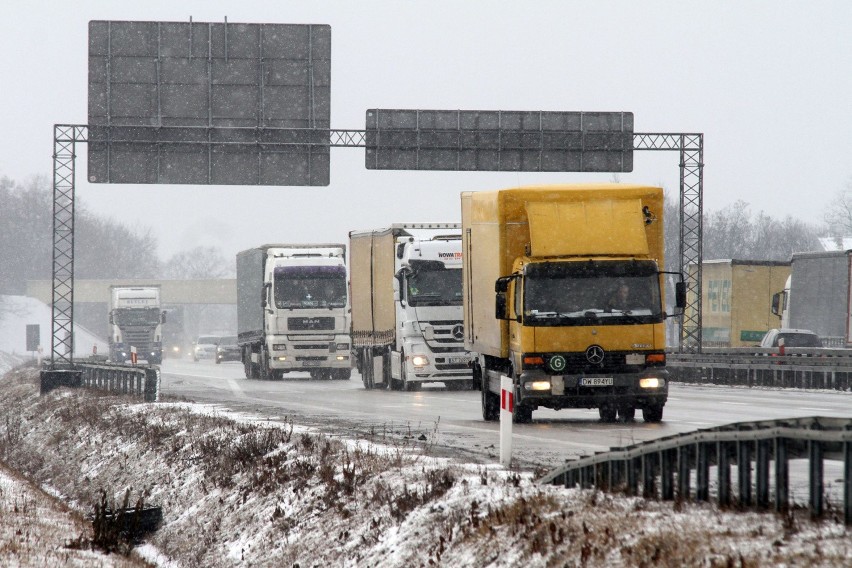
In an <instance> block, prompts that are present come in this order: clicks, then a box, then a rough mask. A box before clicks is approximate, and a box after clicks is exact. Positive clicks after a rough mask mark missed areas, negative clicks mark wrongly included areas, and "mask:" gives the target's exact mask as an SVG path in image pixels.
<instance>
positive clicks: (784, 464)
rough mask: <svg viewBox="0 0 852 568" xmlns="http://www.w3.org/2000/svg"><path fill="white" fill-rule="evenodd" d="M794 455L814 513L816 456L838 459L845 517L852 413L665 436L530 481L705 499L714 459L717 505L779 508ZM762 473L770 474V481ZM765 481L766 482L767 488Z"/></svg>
mask: <svg viewBox="0 0 852 568" xmlns="http://www.w3.org/2000/svg"><path fill="white" fill-rule="evenodd" d="M797 458H807V459H808V462H809V468H808V471H809V483H808V487H809V492H808V493H809V500H808V506H809V509H810V511H811V514H812V515H813V516H814V517H819V516H822V515H823V513H824V512H825V503H826V499H825V495H824V490H825V487H824V481H823V460H824V459H835V460H841V461H842V462H843V472H844V473H843V518H844V521H845V523H846V524H847V525H850V524H852V419H849V418H825V417H811V418H795V419H789V420H765V421H760V422H739V423H735V424H730V425H726V426H719V427H716V428H708V429H704V430H698V431H696V432H692V433H686V434H679V435H677V436H668V437H665V438H660V439H658V440H653V441H648V442H643V443H640V444H634V445H632V446H627V447H623V448H611V449H610V450H609V451H608V452H599V453H597V454H595V455H594V456H588V457H584V458H580V459H577V460H573V461H571V462H568V463H566V464H565V465H563V466H561V467H559V468H557V469H555V470H553V471H551V472H550V473H548V474H547V475H545V476H544V477H543V478H541V479H540V480H539V481H538V482H539V483H542V484H552V485H564V486H565V487H575V486H580V487H582V488H590V487H597V488H599V489H602V490H605V491H624V492H626V493H627V494H629V495H642V496H644V497H646V498H660V499H663V500H673V499H675V497H677V499H680V500H684V501H688V500H689V499H690V498H692V497H694V498H695V500H696V501H709V500H710V488H711V485H710V467H711V465H715V466H716V468H717V485H716V494H715V497H716V500H717V502H718V504H719V505H720V506H732V505H736V506H739V507H743V508H750V507H753V508H756V509H758V510H768V509H769V507H770V503H771V504H772V506H773V508H774V509H775V510H776V511H778V512H784V511H787V510H788V509H789V508H790V505H791V503H790V470H789V460H791V459H797ZM734 464H736V465H737V495H736V496H734V495H733V494H732V480H731V466H732V465H734ZM770 465H772V467H770ZM693 472H694V475H695V477H694V478H693ZM752 472H754V478H752ZM770 472H771V473H773V474H774V476H775V479H774V485H772V486H771V485H770V483H769V481H770ZM693 479H694V480H695V483H694V484H693ZM640 486H641V491H640ZM770 487H773V489H774V490H773V491H772V492H771V493H772V494H771V495H770Z"/></svg>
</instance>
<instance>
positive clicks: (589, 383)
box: [580, 377, 612, 387]
mask: <svg viewBox="0 0 852 568" xmlns="http://www.w3.org/2000/svg"><path fill="white" fill-rule="evenodd" d="M580 386H581V387H611V386H612V377H584V378H582V379H580Z"/></svg>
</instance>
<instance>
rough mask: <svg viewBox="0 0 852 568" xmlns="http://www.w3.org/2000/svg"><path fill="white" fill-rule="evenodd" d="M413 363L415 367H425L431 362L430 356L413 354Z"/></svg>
mask: <svg viewBox="0 0 852 568" xmlns="http://www.w3.org/2000/svg"><path fill="white" fill-rule="evenodd" d="M411 364H412V365H414V366H415V367H425V366H426V365H428V364H429V357H427V356H426V355H412V356H411Z"/></svg>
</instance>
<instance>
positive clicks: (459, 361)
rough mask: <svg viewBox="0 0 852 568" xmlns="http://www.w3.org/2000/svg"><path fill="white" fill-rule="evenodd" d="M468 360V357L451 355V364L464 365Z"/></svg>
mask: <svg viewBox="0 0 852 568" xmlns="http://www.w3.org/2000/svg"><path fill="white" fill-rule="evenodd" d="M467 362H468V358H467V357H450V365H464V364H465V363H467Z"/></svg>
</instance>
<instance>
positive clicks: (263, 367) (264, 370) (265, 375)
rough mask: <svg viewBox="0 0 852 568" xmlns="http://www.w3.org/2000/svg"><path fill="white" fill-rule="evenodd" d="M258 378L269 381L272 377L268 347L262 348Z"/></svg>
mask: <svg viewBox="0 0 852 568" xmlns="http://www.w3.org/2000/svg"><path fill="white" fill-rule="evenodd" d="M258 367H259V368H258V371H257V378H259V379H260V380H261V381H268V380H269V379H271V378H272V377H271V375H272V373H271V372H270V370H269V356H268V355H267V353H266V348H265V347H261V348H260V363H259V364H258Z"/></svg>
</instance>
